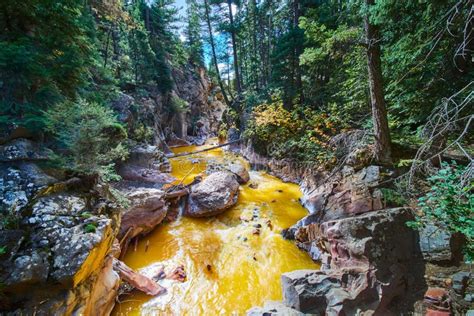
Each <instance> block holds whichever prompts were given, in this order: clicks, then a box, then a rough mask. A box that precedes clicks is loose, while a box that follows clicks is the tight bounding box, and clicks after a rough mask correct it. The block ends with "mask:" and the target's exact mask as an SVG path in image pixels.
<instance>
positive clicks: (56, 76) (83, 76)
mask: <svg viewBox="0 0 474 316" xmlns="http://www.w3.org/2000/svg"><path fill="white" fill-rule="evenodd" d="M2 12H3V13H2V16H3V17H7V18H1V19H0V29H2V34H1V35H0V87H1V88H0V108H1V109H2V111H1V113H2V114H1V117H0V124H2V123H3V124H5V123H14V124H19V125H23V126H26V127H28V128H30V129H31V130H34V131H38V130H41V129H42V128H43V127H44V120H43V118H42V115H41V111H42V110H45V109H46V108H47V107H48V106H50V105H52V104H55V103H57V102H58V101H61V100H62V99H63V98H64V97H71V96H74V95H75V94H76V93H77V92H78V91H79V89H80V88H81V87H83V86H85V85H86V84H87V80H88V79H89V78H90V77H89V76H90V75H91V72H90V68H89V67H91V66H92V65H93V63H94V58H95V57H96V52H95V47H94V46H93V45H91V43H93V42H94V40H93V39H92V36H93V35H92V34H93V33H92V31H91V28H89V27H90V26H91V25H90V24H89V23H87V22H88V20H89V18H90V14H89V11H86V10H83V4H82V3H81V2H78V1H74V0H65V1H60V2H58V1H53V0H45V1H42V0H41V1H40V0H27V1H21V2H18V1H13V0H6V1H5V2H3V3H2Z"/></svg>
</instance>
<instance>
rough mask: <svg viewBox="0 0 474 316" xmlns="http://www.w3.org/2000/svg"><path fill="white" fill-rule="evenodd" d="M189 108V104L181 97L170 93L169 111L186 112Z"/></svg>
mask: <svg viewBox="0 0 474 316" xmlns="http://www.w3.org/2000/svg"><path fill="white" fill-rule="evenodd" d="M188 109H189V104H188V102H186V100H183V99H181V98H180V97H178V96H177V95H172V96H171V99H170V103H169V110H170V112H171V113H181V112H186V111H187V110H188Z"/></svg>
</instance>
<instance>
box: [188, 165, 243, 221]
mask: <svg viewBox="0 0 474 316" xmlns="http://www.w3.org/2000/svg"><path fill="white" fill-rule="evenodd" d="M238 195H239V183H238V182H237V179H236V176H235V175H234V174H232V173H230V172H227V171H219V172H216V173H213V174H211V175H209V176H208V177H207V178H205V179H204V180H203V181H202V182H200V183H198V184H197V185H195V186H193V187H192V189H191V193H190V194H189V198H188V203H187V204H188V205H187V208H186V212H185V215H187V216H190V217H206V216H214V215H217V214H220V213H222V212H224V211H225V210H227V209H228V208H230V207H231V206H233V205H235V203H237V198H238Z"/></svg>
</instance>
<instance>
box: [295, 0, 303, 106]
mask: <svg viewBox="0 0 474 316" xmlns="http://www.w3.org/2000/svg"><path fill="white" fill-rule="evenodd" d="M293 11H294V12H293V28H294V29H295V30H298V29H299V19H300V2H299V0H293ZM302 52H303V43H302V42H300V41H298V42H297V43H296V45H295V50H294V56H293V62H294V65H293V67H294V69H295V86H296V91H298V93H299V97H300V104H302V103H303V102H304V93H303V82H302V80H301V67H300V55H301V53H302Z"/></svg>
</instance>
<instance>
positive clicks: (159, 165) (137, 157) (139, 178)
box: [118, 144, 174, 184]
mask: <svg viewBox="0 0 474 316" xmlns="http://www.w3.org/2000/svg"><path fill="white" fill-rule="evenodd" d="M170 171H171V166H170V164H169V161H168V159H167V158H166V156H165V155H164V154H163V152H162V151H161V150H159V148H158V147H157V146H151V145H147V144H142V145H136V146H134V147H133V148H131V149H130V154H129V158H128V159H127V161H125V162H123V163H121V164H120V165H119V167H118V174H119V175H120V176H121V177H122V178H123V180H125V181H131V182H134V183H137V184H143V183H150V184H165V183H170V182H172V181H173V180H174V178H173V177H172V176H170V175H169V174H168V173H169V172H170Z"/></svg>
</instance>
